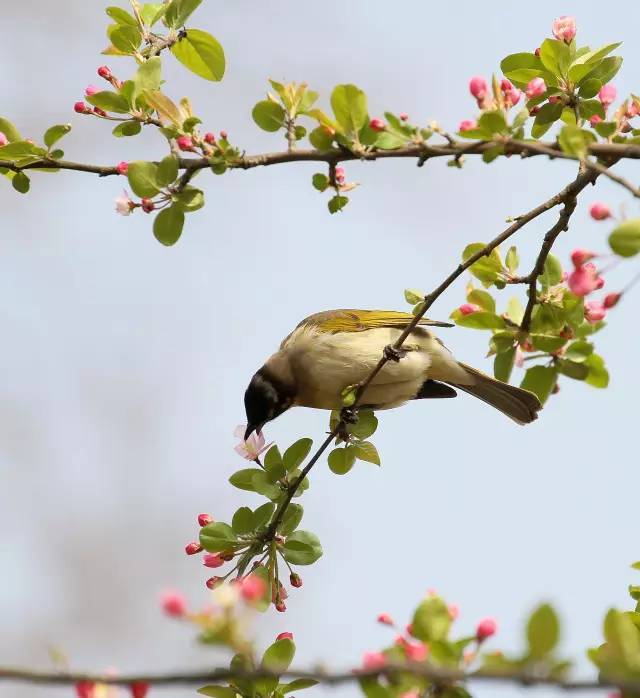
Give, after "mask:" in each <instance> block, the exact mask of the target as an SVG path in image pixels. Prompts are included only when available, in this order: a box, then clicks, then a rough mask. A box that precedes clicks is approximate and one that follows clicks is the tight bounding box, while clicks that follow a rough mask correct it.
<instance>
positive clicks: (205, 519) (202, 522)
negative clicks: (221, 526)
mask: <svg viewBox="0 0 640 698" xmlns="http://www.w3.org/2000/svg"><path fill="white" fill-rule="evenodd" d="M210 523H213V516H211V514H198V526H208V525H209V524H210Z"/></svg>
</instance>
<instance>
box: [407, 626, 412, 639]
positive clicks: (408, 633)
mask: <svg viewBox="0 0 640 698" xmlns="http://www.w3.org/2000/svg"><path fill="white" fill-rule="evenodd" d="M406 631H407V635H411V637H413V623H409V625H407V627H406Z"/></svg>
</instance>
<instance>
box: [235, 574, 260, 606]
mask: <svg viewBox="0 0 640 698" xmlns="http://www.w3.org/2000/svg"><path fill="white" fill-rule="evenodd" d="M266 590H267V585H266V584H265V582H264V580H263V579H262V578H261V577H258V575H256V574H249V575H247V576H246V577H243V578H242V579H241V580H240V595H241V596H242V598H243V599H244V600H245V601H249V602H251V601H259V600H260V599H261V598H262V597H263V596H264V594H265V592H266Z"/></svg>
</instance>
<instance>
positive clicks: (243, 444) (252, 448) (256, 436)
mask: <svg viewBox="0 0 640 698" xmlns="http://www.w3.org/2000/svg"><path fill="white" fill-rule="evenodd" d="M246 428H247V425H246V424H240V425H239V426H237V427H236V429H235V431H234V432H233V435H234V436H237V437H238V438H239V439H242V440H241V441H240V443H239V444H238V445H237V446H235V448H234V450H235V452H236V453H237V454H238V455H240V456H242V457H243V458H245V459H246V460H255V459H256V458H258V456H259V455H260V454H261V453H264V452H265V451H266V450H267V449H268V448H269V446H271V444H270V443H269V444H265V438H264V435H263V433H262V432H259V433H258V432H256V431H254V432H253V434H251V436H250V437H249V438H248V439H247V440H246V441H245V440H244V432H245V430H246Z"/></svg>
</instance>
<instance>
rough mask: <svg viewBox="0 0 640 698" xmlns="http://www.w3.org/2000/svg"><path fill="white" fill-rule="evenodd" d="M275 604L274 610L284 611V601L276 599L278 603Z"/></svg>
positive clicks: (285, 608)
mask: <svg viewBox="0 0 640 698" xmlns="http://www.w3.org/2000/svg"><path fill="white" fill-rule="evenodd" d="M275 606H276V611H278V613H284V612H285V611H286V610H287V607H286V605H285V603H284V601H278V603H277V604H276V605H275Z"/></svg>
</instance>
